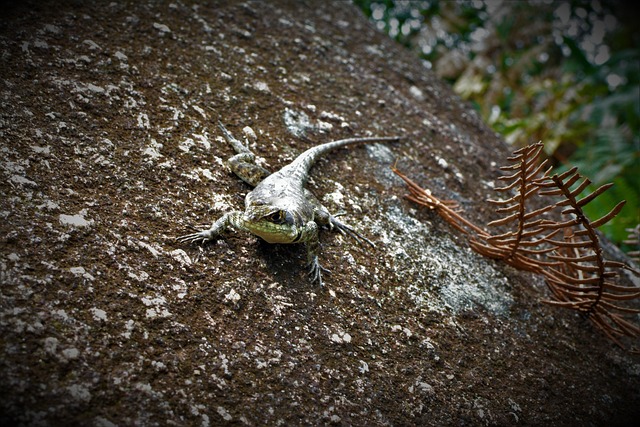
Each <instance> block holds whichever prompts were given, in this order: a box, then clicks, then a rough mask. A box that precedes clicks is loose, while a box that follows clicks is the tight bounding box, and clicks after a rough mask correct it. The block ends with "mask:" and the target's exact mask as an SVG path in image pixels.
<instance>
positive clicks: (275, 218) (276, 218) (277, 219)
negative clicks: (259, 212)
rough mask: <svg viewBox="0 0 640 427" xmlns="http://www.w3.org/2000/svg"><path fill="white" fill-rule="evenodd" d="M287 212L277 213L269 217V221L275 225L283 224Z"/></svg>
mask: <svg viewBox="0 0 640 427" xmlns="http://www.w3.org/2000/svg"><path fill="white" fill-rule="evenodd" d="M285 217H286V212H285V211H276V212H274V213H272V214H271V215H268V216H267V219H268V220H269V221H270V222H273V223H274V224H282V223H284V221H285Z"/></svg>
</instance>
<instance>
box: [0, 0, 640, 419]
mask: <svg viewBox="0 0 640 427" xmlns="http://www.w3.org/2000/svg"><path fill="white" fill-rule="evenodd" d="M213 3H214V4H213V5H211V4H207V3H206V2H203V3H202V4H198V3H197V2H190V1H180V0H178V1H174V2H155V1H143V2H133V1H132V2H81V1H69V2H49V3H47V2H44V3H43V2H36V1H32V2H30V3H26V4H21V5H19V6H14V7H11V8H9V9H5V10H4V11H3V12H2V15H3V18H2V23H1V26H0V55H1V57H2V64H1V65H0V74H1V76H0V77H1V79H0V91H1V93H2V97H1V101H0V114H1V121H0V137H1V141H0V152H1V153H2V156H1V158H0V173H1V175H2V180H1V181H0V191H1V196H0V218H1V219H2V222H1V225H0V230H1V233H0V236H1V239H0V242H1V248H2V250H1V251H0V278H1V282H2V284H1V287H0V298H1V299H0V331H1V337H0V397H1V399H0V400H1V401H0V423H2V424H8V423H12V424H13V425H95V426H113V425H143V426H153V425H202V426H207V425H219V424H223V423H225V422H229V423H237V424H247V425H276V424H282V425H301V424H302V425H317V424H336V425H369V426H370V425H438V426H440V425H583V426H588V425H624V424H625V423H630V422H631V421H632V420H634V418H635V419H636V420H637V419H638V418H637V417H638V415H639V412H640V396H639V394H640V363H639V362H640V360H639V359H638V356H637V355H632V354H629V353H627V352H624V351H622V350H621V349H619V348H616V347H614V346H613V345H612V344H611V343H610V342H609V341H607V340H606V339H605V338H604V337H603V336H602V335H601V334H599V333H598V332H597V331H595V330H593V328H592V327H591V326H590V324H589V323H588V322H585V321H584V320H583V319H582V318H580V317H579V316H577V315H575V314H574V313H571V312H565V311H561V310H558V309H554V308H551V307H548V306H545V305H543V304H541V303H540V302H539V300H540V298H541V297H543V296H545V295H546V289H545V287H544V284H543V283H542V282H541V281H540V279H538V278H536V277H533V276H531V275H529V274H524V273H520V272H517V271H514V270H512V269H510V268H506V267H504V266H503V265H501V264H500V263H496V262H493V261H490V260H486V259H483V258H482V257H480V256H478V255H476V254H474V253H473V252H471V251H470V250H469V249H468V248H467V247H466V245H465V244H464V241H463V240H462V239H460V236H459V235H458V234H457V233H456V232H455V231H454V230H452V229H451V228H450V227H448V226H447V225H445V224H444V223H443V222H442V221H441V220H440V219H439V218H437V217H434V216H433V215H432V214H431V213H430V212H428V211H425V210H421V209H418V208H416V206H413V205H412V204H410V203H409V202H407V201H406V200H404V199H403V195H404V194H405V192H406V191H405V188H404V185H403V183H402V182H401V181H400V180H399V179H398V178H396V177H395V176H394V175H393V174H392V173H391V172H390V170H389V167H390V166H391V165H392V164H393V162H394V161H395V160H396V159H398V160H399V162H400V163H399V166H400V167H401V169H402V170H403V171H404V172H406V173H407V174H408V175H410V176H411V177H413V178H415V179H416V180H417V181H418V182H419V183H421V184H423V185H428V186H429V187H430V188H432V189H433V190H434V191H436V192H437V193H438V194H439V195H440V196H442V197H445V198H454V199H456V200H457V201H459V202H460V203H461V204H462V205H463V207H464V208H465V209H468V210H471V211H473V214H472V217H473V219H474V220H483V221H486V220H487V219H489V218H490V217H491V212H490V209H489V208H488V207H487V205H486V203H484V202H483V200H484V199H485V198H486V197H488V196H491V195H492V191H491V187H492V183H493V181H494V179H495V178H496V176H497V174H496V172H495V166H496V165H499V164H502V163H504V159H505V157H506V155H507V154H508V152H509V149H508V147H506V145H505V144H504V143H503V142H502V141H501V140H500V139H499V138H498V137H497V136H496V135H494V134H493V133H492V132H491V131H490V130H489V129H488V128H487V127H486V126H485V125H484V124H483V123H481V121H480V120H479V118H478V117H477V115H476V114H475V113H474V112H473V111H472V109H471V107H470V106H468V105H465V104H464V103H462V102H461V101H460V100H459V99H458V98H457V97H456V96H454V95H453V94H452V92H451V90H450V89H449V88H448V87H447V86H446V85H445V84H444V83H442V82H440V81H438V80H437V79H436V78H435V77H434V76H433V75H432V74H431V73H430V72H429V71H428V70H426V69H425V68H424V67H423V66H422V64H421V63H420V62H419V61H418V60H417V59H415V58H414V57H412V56H411V55H410V54H409V53H407V52H405V51H403V50H402V48H401V47H399V46H396V45H394V44H393V43H392V42H391V41H390V40H387V39H386V38H385V36H383V35H382V34H378V33H376V32H375V31H374V30H373V29H372V27H371V25H370V24H369V23H368V22H367V20H366V19H365V18H364V17H363V16H362V15H361V14H360V13H359V12H358V11H357V10H356V9H355V8H353V7H351V6H349V5H348V4H347V3H342V2H323V1H313V2H311V1H299V2H295V1H291V2H266V1H265V2H246V3H238V2H236V1H229V2H213ZM218 119H220V120H222V121H223V122H224V123H225V124H226V125H227V127H228V128H229V129H230V130H231V131H232V132H233V133H234V134H235V135H236V136H238V137H242V138H246V140H247V142H248V143H249V144H250V146H251V148H252V149H253V150H254V151H255V152H256V153H257V154H258V156H260V157H261V158H262V161H263V164H264V165H266V166H267V167H270V168H271V169H276V168H278V167H280V166H282V165H284V164H286V163H287V162H288V161H290V160H291V159H293V158H294V157H295V156H296V155H297V154H298V153H300V152H301V151H302V150H304V149H305V148H308V147H310V146H312V145H314V144H318V143H321V142H324V141H328V140H332V139H339V138H344V137H350V136H357V135H362V136H365V135H381V136H389V135H401V136H402V137H403V140H402V142H400V143H396V144H389V145H379V144H378V145H372V146H363V147H356V148H353V149H345V150H341V151H338V152H334V153H332V154H330V155H329V156H328V158H327V159H326V160H322V161H320V162H319V164H318V165H317V167H316V168H315V169H314V171H313V176H312V181H311V183H310V186H309V187H310V189H312V190H313V191H314V192H315V193H316V195H317V196H318V197H319V198H320V199H321V200H322V201H323V202H324V203H325V205H326V206H327V207H329V209H331V210H332V211H334V212H339V211H344V212H345V213H346V216H345V217H344V220H345V221H346V222H348V223H350V224H352V225H353V226H355V227H356V228H357V229H358V230H360V231H361V232H362V233H363V234H364V235H366V236H368V237H369V238H370V239H372V240H373V241H375V242H376V244H377V247H376V248H375V249H374V250H371V249H369V248H365V247H360V246H358V245H357V244H354V242H353V241H351V240H349V239H348V238H345V237H343V236H341V235H339V234H337V233H332V232H330V231H327V230H325V231H323V232H322V234H321V242H322V252H321V261H322V263H323V265H324V266H325V267H327V268H328V269H330V270H331V274H330V275H327V276H326V277H325V282H326V285H325V287H324V288H318V287H317V286H314V285H312V284H310V283H309V281H308V279H307V277H306V267H305V265H304V261H305V254H304V248H302V247H300V246H277V245H275V246H272V245H268V244H266V243H263V242H259V241H258V239H257V238H255V237H253V236H250V235H246V234H242V233H228V234H227V235H226V236H225V238H224V239H221V240H219V241H218V242H216V243H214V244H212V245H208V246H205V247H204V248H199V247H196V246H188V245H181V244H178V243H176V241H175V240H174V238H175V236H177V235H180V234H184V233H185V232H188V230H189V227H190V226H193V225H204V224H207V223H209V222H210V221H212V220H214V219H215V218H217V217H218V216H219V215H221V214H222V213H223V212H224V211H226V210H229V209H232V208H236V209H237V208H241V207H242V201H243V196H244V194H246V192H247V191H248V190H249V189H248V188H247V186H246V185H245V184H244V183H242V182H241V181H240V180H239V179H237V178H236V177H235V176H233V175H232V174H231V173H230V172H229V171H228V170H227V169H226V168H225V166H224V160H225V159H226V158H228V157H229V156H230V155H231V154H232V153H231V149H230V147H228V145H227V144H226V143H225V142H224V140H223V139H222V138H221V135H220V132H219V131H218V130H217V128H216V126H215V123H216V121H217V120H218Z"/></svg>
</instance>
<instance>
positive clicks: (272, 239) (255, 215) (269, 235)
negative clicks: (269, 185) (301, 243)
mask: <svg viewBox="0 0 640 427" xmlns="http://www.w3.org/2000/svg"><path fill="white" fill-rule="evenodd" d="M242 219H243V224H242V225H243V226H244V227H245V228H246V229H247V230H249V231H250V232H251V233H253V234H255V235H256V236H258V237H261V238H263V239H264V240H265V241H267V242H269V243H296V242H297V241H298V240H299V238H300V232H301V228H300V227H298V225H297V224H296V219H295V216H294V215H293V213H291V212H290V211H288V210H286V209H282V208H280V207H278V206H274V205H258V206H255V205H254V206H252V207H251V208H250V209H247V210H246V211H245V212H244V215H243V216H242Z"/></svg>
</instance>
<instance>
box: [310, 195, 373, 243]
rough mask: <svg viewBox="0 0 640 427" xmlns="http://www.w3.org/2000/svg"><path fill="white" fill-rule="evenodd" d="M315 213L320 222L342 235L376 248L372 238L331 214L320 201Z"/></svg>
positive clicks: (317, 220)
mask: <svg viewBox="0 0 640 427" xmlns="http://www.w3.org/2000/svg"><path fill="white" fill-rule="evenodd" d="M314 214H315V220H316V222H317V223H318V224H321V225H327V226H329V228H330V229H332V230H333V229H334V228H335V229H337V230H338V231H339V232H340V233H341V234H342V235H344V236H350V237H351V238H352V239H354V240H355V241H356V242H358V243H360V244H362V242H365V243H368V244H369V245H371V246H372V247H374V248H375V246H376V245H374V244H373V242H372V241H371V240H369V239H367V238H366V237H364V236H363V235H362V234H360V233H358V232H357V231H356V230H354V229H353V227H351V226H350V225H347V224H345V223H343V222H341V221H339V220H338V219H337V218H336V217H335V216H334V215H331V214H330V213H329V211H328V210H327V208H325V207H324V206H322V205H321V204H320V203H319V202H318V203H316V209H315V212H314Z"/></svg>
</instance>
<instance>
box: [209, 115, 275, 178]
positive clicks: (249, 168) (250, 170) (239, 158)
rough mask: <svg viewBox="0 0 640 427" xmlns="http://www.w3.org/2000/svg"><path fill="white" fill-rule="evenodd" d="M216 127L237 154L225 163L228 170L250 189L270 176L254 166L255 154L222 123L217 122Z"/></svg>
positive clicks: (261, 168) (265, 171)
mask: <svg viewBox="0 0 640 427" xmlns="http://www.w3.org/2000/svg"><path fill="white" fill-rule="evenodd" d="M218 127H220V130H221V131H222V134H223V135H224V137H225V139H226V140H227V142H228V143H229V144H230V145H231V146H232V147H233V150H234V151H235V152H236V153H237V154H236V155H235V156H233V157H231V158H230V159H229V160H228V161H227V164H228V166H229V169H231V171H232V172H233V173H235V174H236V175H237V176H238V177H239V178H240V179H241V180H243V181H244V182H246V183H247V184H249V185H250V186H252V187H255V186H256V185H258V184H259V183H260V182H261V181H262V180H263V179H265V178H266V177H268V176H269V175H271V172H269V171H268V170H266V169H265V168H263V167H262V166H260V165H257V164H256V156H255V154H253V153H252V152H251V150H249V147H247V146H245V145H244V144H243V143H242V142H241V141H239V140H238V139H236V138H235V137H234V136H233V135H232V134H231V132H229V131H228V130H227V128H226V127H225V126H224V125H223V124H222V122H218Z"/></svg>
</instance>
